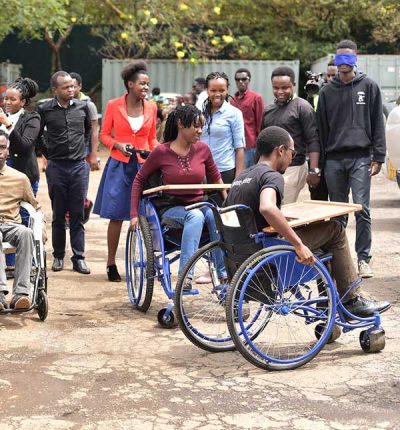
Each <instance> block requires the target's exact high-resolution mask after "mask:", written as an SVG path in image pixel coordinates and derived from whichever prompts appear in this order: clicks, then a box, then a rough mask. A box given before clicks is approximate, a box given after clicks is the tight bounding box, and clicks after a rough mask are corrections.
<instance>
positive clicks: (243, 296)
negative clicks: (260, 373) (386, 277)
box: [175, 205, 385, 370]
mask: <svg viewBox="0 0 400 430" xmlns="http://www.w3.org/2000/svg"><path fill="white" fill-rule="evenodd" d="M214 214H215V217H216V221H217V227H218V229H219V231H220V234H221V236H222V240H221V242H219V243H216V242H214V243H210V244H208V245H206V246H205V247H204V248H202V249H200V250H199V251H198V253H197V254H196V255H195V256H193V258H192V259H191V261H189V262H188V264H187V266H186V268H185V270H184V271H183V272H182V274H181V276H180V278H179V280H178V284H177V289H176V296H175V307H176V312H177V317H178V321H179V324H180V326H181V328H182V330H183V332H184V333H185V335H186V336H187V337H188V339H189V340H190V341H191V342H192V343H194V344H195V345H197V346H199V347H201V348H203V349H205V350H208V351H224V350H229V349H234V348H235V347H236V348H237V349H238V350H239V352H240V353H241V354H242V355H243V356H244V357H245V358H246V359H247V360H248V361H249V362H251V363H253V364H254V365H256V366H258V367H260V368H263V369H267V370H290V369H295V368H297V367H300V366H302V365H304V364H306V363H307V362H309V361H310V360H311V359H313V358H314V357H315V356H316V355H317V354H318V353H319V352H320V351H321V349H322V348H323V347H324V345H325V344H326V343H330V342H333V341H334V340H336V339H337V338H338V337H339V336H340V335H341V331H342V330H343V332H348V331H351V330H354V329H360V328H361V329H364V330H363V331H361V333H360V344H361V347H362V349H363V350H364V351H365V352H377V351H380V350H382V349H383V348H384V347H385V332H384V330H383V328H382V326H381V317H380V314H379V313H378V312H377V313H375V315H373V316H371V317H368V318H360V317H358V316H355V315H352V314H351V313H349V312H348V311H347V310H346V309H345V308H344V306H343V304H342V300H343V297H342V298H339V296H338V293H337V290H336V287H335V284H334V281H333V280H332V277H331V275H330V273H329V270H328V268H327V266H328V265H329V260H330V259H331V258H332V257H331V256H330V255H322V256H320V257H319V258H316V263H315V265H314V266H306V265H303V264H301V263H299V262H297V260H296V254H295V252H294V248H293V247H292V246H291V245H290V244H289V243H288V242H286V241H284V240H281V239H278V238H276V237H271V236H270V235H267V234H264V233H259V232H257V228H256V225H255V221H254V216H253V213H252V211H251V209H249V208H248V207H246V206H243V205H237V206H231V207H228V208H224V209H214ZM211 249H219V250H221V251H222V252H223V254H224V262H225V267H226V269H227V273H228V278H229V281H230V284H228V283H225V284H221V283H218V282H217V281H216V282H211V283H210V284H208V285H205V286H202V288H197V286H196V288H194V289H191V290H189V291H187V290H185V288H184V285H185V284H186V282H185V281H186V280H185V277H187V276H190V273H192V272H193V269H195V267H196V265H197V264H200V263H199V262H200V261H204V260H205V259H204V256H206V255H207V254H208V256H209V260H210V261H212V260H213V259H214V261H215V258H213V257H212V256H211V255H210V250H211ZM211 266H212V264H211ZM222 310H223V311H225V313H224V315H222V313H223V312H222ZM224 323H225V324H226V325H227V328H228V329H227V330H225V331H223V330H220V327H221V326H222V325H223V324H224ZM214 326H216V327H214ZM216 334H218V336H216Z"/></svg>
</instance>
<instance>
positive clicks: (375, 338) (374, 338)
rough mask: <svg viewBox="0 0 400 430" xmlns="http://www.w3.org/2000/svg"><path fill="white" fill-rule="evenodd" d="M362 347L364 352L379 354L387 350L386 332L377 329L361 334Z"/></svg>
mask: <svg viewBox="0 0 400 430" xmlns="http://www.w3.org/2000/svg"><path fill="white" fill-rule="evenodd" d="M360 345H361V348H362V349H363V351H364V352H378V351H382V349H383V348H385V331H384V330H381V329H375V330H372V331H368V330H364V331H362V332H361V333H360Z"/></svg>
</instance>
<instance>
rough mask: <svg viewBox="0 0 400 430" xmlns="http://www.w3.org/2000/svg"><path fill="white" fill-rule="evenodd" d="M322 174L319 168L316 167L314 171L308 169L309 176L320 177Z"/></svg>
mask: <svg viewBox="0 0 400 430" xmlns="http://www.w3.org/2000/svg"><path fill="white" fill-rule="evenodd" d="M320 173H321V169H319V168H318V167H314V169H308V174H309V175H319V174H320Z"/></svg>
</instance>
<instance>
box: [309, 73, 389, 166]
mask: <svg viewBox="0 0 400 430" xmlns="http://www.w3.org/2000/svg"><path fill="white" fill-rule="evenodd" d="M317 121H318V128H319V136H320V140H321V152H322V153H323V154H324V156H325V157H326V158H328V159H340V158H343V157H344V156H347V157H354V158H360V157H364V156H368V155H371V157H372V160H373V161H378V162H384V161H385V155H386V141H385V126H384V119H383V111H382V97H381V91H380V89H379V86H378V84H377V83H376V82H375V81H373V80H372V79H370V78H368V77H367V76H366V75H365V74H364V73H362V72H357V73H356V76H355V77H354V79H353V80H352V81H351V82H349V83H346V84H345V83H343V82H342V81H341V80H340V79H339V77H338V76H335V77H334V78H333V79H332V81H331V82H330V83H328V84H327V85H325V86H324V87H323V88H322V90H321V93H320V95H319V100H318V108H317ZM323 154H321V155H323Z"/></svg>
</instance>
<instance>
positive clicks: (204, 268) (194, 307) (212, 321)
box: [175, 242, 234, 352]
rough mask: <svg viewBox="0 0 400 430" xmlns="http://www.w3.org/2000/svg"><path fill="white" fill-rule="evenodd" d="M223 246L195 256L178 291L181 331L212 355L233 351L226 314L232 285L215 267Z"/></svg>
mask: <svg viewBox="0 0 400 430" xmlns="http://www.w3.org/2000/svg"><path fill="white" fill-rule="evenodd" d="M220 245H221V243H220V242H211V243H209V244H207V245H205V246H204V247H202V248H200V249H199V250H198V251H197V252H196V253H195V254H194V255H193V257H192V258H191V259H190V261H189V262H188V263H187V264H186V266H185V268H184V269H183V271H182V273H181V274H180V275H179V277H178V282H177V285H176V291H175V312H176V317H177V320H178V323H179V326H180V328H181V329H182V331H183V333H184V334H185V336H186V337H187V338H188V339H189V340H190V341H191V342H192V343H193V344H195V345H196V346H198V347H200V348H202V349H205V350H206V351H210V352H220V351H230V350H233V349H234V344H233V342H232V339H231V337H230V335H229V331H228V326H227V323H226V313H225V305H226V294H227V290H228V287H229V284H228V282H227V280H225V277H226V276H225V274H224V276H219V274H218V273H217V267H216V252H217V251H218V250H219V252H221V254H222V251H221V248H220ZM225 273H226V272H225ZM190 286H191V288H190Z"/></svg>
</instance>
